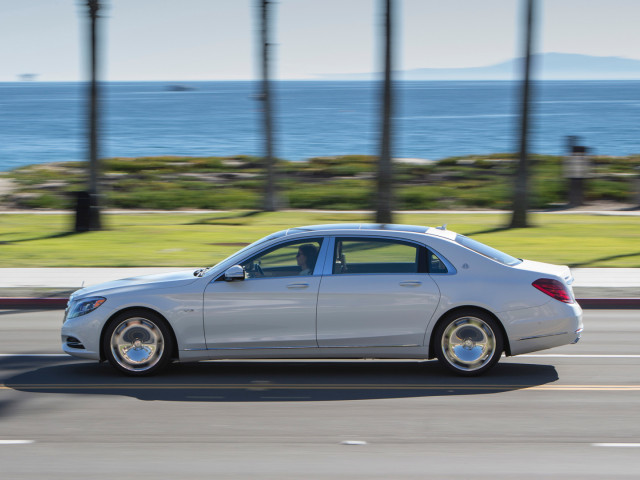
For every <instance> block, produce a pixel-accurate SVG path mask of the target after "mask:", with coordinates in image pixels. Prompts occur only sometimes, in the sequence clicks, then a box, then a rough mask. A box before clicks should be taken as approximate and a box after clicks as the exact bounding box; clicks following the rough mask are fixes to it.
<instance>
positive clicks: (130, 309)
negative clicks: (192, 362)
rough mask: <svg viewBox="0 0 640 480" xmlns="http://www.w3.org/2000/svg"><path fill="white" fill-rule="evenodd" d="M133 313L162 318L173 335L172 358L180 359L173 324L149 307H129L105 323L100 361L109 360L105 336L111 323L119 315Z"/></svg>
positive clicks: (101, 339) (119, 311)
mask: <svg viewBox="0 0 640 480" xmlns="http://www.w3.org/2000/svg"><path fill="white" fill-rule="evenodd" d="M131 311H137V312H140V311H146V312H149V313H153V314H154V315H157V316H158V317H160V318H161V319H162V321H163V322H164V324H165V326H166V327H167V329H168V330H169V334H170V335H171V340H173V342H172V345H173V346H172V349H173V350H172V352H171V358H173V359H176V360H177V359H179V354H178V351H179V350H178V341H177V339H176V334H175V332H174V331H173V327H172V326H171V323H170V322H169V321H168V320H167V318H166V317H165V316H164V315H162V314H161V313H160V312H158V311H157V310H154V309H153V308H149V307H127V308H123V309H122V310H118V311H117V312H114V313H113V314H112V315H111V316H110V317H109V318H108V319H107V321H106V322H104V325H103V326H102V331H101V332H100V361H101V362H103V361H105V360H106V359H107V357H106V355H105V352H104V345H103V344H104V341H103V340H104V334H105V332H106V331H107V328H109V325H111V322H113V320H114V318H115V317H117V316H118V315H122V314H123V313H127V312H131Z"/></svg>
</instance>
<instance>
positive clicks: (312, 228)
mask: <svg viewBox="0 0 640 480" xmlns="http://www.w3.org/2000/svg"><path fill="white" fill-rule="evenodd" d="M335 230H351V231H353V230H361V231H366V232H367V233H373V232H375V231H384V232H404V233H419V234H429V235H436V236H438V237H443V238H448V239H453V238H455V235H456V234H455V232H451V231H450V230H447V229H446V225H445V226H442V227H438V228H433V227H425V226H420V225H403V224H390V223H335V224H327V225H307V226H304V227H294V228H289V229H288V230H282V231H280V232H277V233H274V234H273V235H270V237H272V238H277V237H283V236H288V235H295V234H299V233H309V232H314V233H322V232H329V231H335ZM363 233H364V232H363Z"/></svg>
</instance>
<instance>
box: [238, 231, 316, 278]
mask: <svg viewBox="0 0 640 480" xmlns="http://www.w3.org/2000/svg"><path fill="white" fill-rule="evenodd" d="M321 245H322V239H321V238H311V239H305V240H298V241H295V242H289V243H285V244H280V245H277V246H275V247H271V248H269V249H267V250H264V251H262V252H260V253H258V254H257V255H254V256H253V257H251V258H249V259H248V260H245V261H244V262H242V263H241V264H240V265H242V266H243V267H244V269H245V271H246V272H247V277H248V278H263V277H265V278H267V277H291V276H296V275H313V270H314V269H315V266H316V263H317V260H318V253H319V252H320V247H321Z"/></svg>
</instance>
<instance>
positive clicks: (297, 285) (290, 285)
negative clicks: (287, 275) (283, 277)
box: [287, 283, 309, 288]
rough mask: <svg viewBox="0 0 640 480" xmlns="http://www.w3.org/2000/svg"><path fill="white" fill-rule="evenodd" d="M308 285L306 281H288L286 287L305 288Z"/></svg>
mask: <svg viewBox="0 0 640 480" xmlns="http://www.w3.org/2000/svg"><path fill="white" fill-rule="evenodd" d="M308 286H309V284H308V283H290V284H289V285H287V288H307V287H308Z"/></svg>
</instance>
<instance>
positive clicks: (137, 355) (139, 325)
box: [103, 310, 173, 376]
mask: <svg viewBox="0 0 640 480" xmlns="http://www.w3.org/2000/svg"><path fill="white" fill-rule="evenodd" d="M103 349H104V350H103V351H104V353H105V355H106V357H107V359H108V360H109V363H111V365H113V366H114V367H115V368H117V369H118V370H120V371H121V372H123V373H125V374H127V375H134V376H143V375H153V374H155V373H157V372H159V371H160V370H162V369H163V368H164V367H165V366H166V365H167V364H168V363H169V361H170V360H171V352H172V349H173V342H172V339H171V334H170V333H169V329H168V328H167V326H166V324H165V322H164V319H163V318H161V317H160V316H159V315H157V314H155V313H153V312H148V311H144V310H133V311H129V312H125V313H123V314H120V315H118V316H116V317H115V318H114V319H113V320H112V321H111V323H110V324H109V326H108V327H107V330H106V332H105V334H104V338H103Z"/></svg>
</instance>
